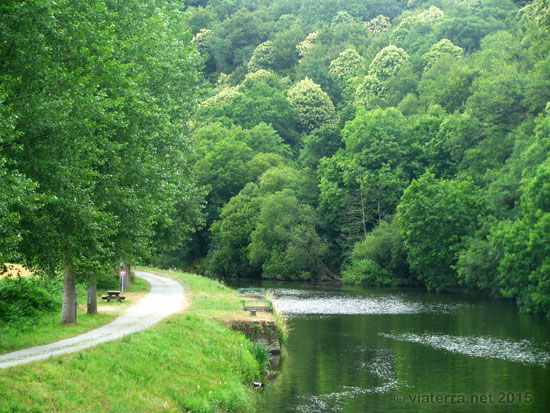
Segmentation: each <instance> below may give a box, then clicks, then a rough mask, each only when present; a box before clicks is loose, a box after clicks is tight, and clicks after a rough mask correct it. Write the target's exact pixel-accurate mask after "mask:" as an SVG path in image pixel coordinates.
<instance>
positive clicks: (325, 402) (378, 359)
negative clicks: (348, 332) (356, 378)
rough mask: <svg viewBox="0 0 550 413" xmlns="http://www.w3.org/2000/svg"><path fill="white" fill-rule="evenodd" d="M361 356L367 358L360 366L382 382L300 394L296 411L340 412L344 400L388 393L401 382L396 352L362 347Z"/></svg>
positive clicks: (342, 408) (305, 412)
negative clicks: (311, 393)
mask: <svg viewBox="0 0 550 413" xmlns="http://www.w3.org/2000/svg"><path fill="white" fill-rule="evenodd" d="M359 352H360V353H363V354H364V355H362V356H359V355H358V356H359V357H361V358H364V359H365V360H363V361H361V362H360V364H359V366H360V368H362V369H365V370H366V371H368V372H369V373H370V374H371V375H373V376H375V377H377V378H379V379H382V382H383V383H382V384H380V385H377V386H374V387H367V388H363V387H358V386H342V390H341V391H338V392H333V393H325V394H319V395H308V396H299V397H298V399H299V402H298V404H297V405H295V409H294V410H295V411H297V412H302V413H309V412H339V411H342V410H344V406H343V404H344V402H345V401H346V400H351V399H354V398H355V397H357V396H360V395H365V394H376V393H387V392H390V391H392V390H395V389H396V388H397V387H398V386H399V385H400V383H399V382H398V380H397V379H396V374H395V369H394V367H393V364H394V363H393V362H394V358H395V357H394V354H393V353H392V352H391V351H390V350H388V349H373V348H361V349H360V350H359Z"/></svg>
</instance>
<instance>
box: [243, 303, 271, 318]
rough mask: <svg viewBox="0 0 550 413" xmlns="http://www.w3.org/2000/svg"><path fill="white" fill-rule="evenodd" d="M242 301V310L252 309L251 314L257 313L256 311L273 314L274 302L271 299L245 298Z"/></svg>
mask: <svg viewBox="0 0 550 413" xmlns="http://www.w3.org/2000/svg"><path fill="white" fill-rule="evenodd" d="M242 303H243V306H242V310H243V311H250V315H256V312H261V313H272V314H273V303H272V302H271V301H269V300H254V301H250V300H243V301H242Z"/></svg>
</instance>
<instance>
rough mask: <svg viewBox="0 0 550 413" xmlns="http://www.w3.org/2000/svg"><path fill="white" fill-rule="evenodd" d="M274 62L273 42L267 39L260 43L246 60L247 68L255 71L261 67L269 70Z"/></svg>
mask: <svg viewBox="0 0 550 413" xmlns="http://www.w3.org/2000/svg"><path fill="white" fill-rule="evenodd" d="M274 63H275V58H274V50H273V42H271V41H267V42H263V43H260V44H259V45H258V46H257V47H256V48H255V49H254V53H252V57H251V58H250V60H249V61H248V70H249V71H250V72H257V71H258V70H261V69H266V70H269V69H271V68H272V67H273V64H274Z"/></svg>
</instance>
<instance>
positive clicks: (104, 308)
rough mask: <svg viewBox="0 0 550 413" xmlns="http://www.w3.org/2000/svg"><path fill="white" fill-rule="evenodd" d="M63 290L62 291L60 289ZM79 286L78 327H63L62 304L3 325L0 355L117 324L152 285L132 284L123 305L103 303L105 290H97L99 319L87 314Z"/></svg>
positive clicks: (137, 280) (83, 292) (84, 295)
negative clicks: (113, 321) (115, 322)
mask: <svg viewBox="0 0 550 413" xmlns="http://www.w3.org/2000/svg"><path fill="white" fill-rule="evenodd" d="M60 288H62V287H60ZM85 288H86V287H85V286H82V285H80V286H79V288H78V290H79V299H78V301H79V306H78V323H77V324H69V325H64V324H63V323H61V301H59V303H58V305H57V310H56V311H53V312H44V313H41V314H38V315H37V316H33V317H30V318H27V319H23V320H22V321H21V322H18V323H10V324H7V323H0V354H4V353H9V352H11V351H16V350H20V349H23V348H27V347H33V346H39V345H42V344H48V343H53V342H54V341H59V340H62V339H64V338H69V337H73V336H76V335H78V334H82V333H85V332H86V331H89V330H92V329H94V328H97V327H100V326H102V325H104V324H107V323H108V322H110V321H112V320H114V319H115V318H116V317H117V316H119V315H120V314H122V313H123V312H124V311H125V310H126V309H127V308H128V307H129V306H131V305H133V304H135V303H136V302H137V300H139V299H140V298H141V297H142V296H143V295H144V294H145V293H146V292H147V291H149V288H150V286H149V284H148V283H147V282H146V281H145V280H142V279H141V278H136V279H135V282H132V283H131V284H130V289H129V290H128V291H127V292H125V293H124V294H125V296H126V300H124V301H123V302H122V303H119V302H115V301H113V302H111V303H103V302H102V300H101V295H103V294H106V290H98V306H99V307H98V310H99V311H98V312H99V314H96V315H88V314H86V290H85Z"/></svg>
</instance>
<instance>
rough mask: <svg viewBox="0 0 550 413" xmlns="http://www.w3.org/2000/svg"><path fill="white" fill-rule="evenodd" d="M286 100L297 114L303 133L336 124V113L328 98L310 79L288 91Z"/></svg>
mask: <svg viewBox="0 0 550 413" xmlns="http://www.w3.org/2000/svg"><path fill="white" fill-rule="evenodd" d="M287 97H288V100H289V101H290V104H291V105H292V107H294V108H295V109H296V111H297V112H298V117H299V122H300V126H301V128H302V130H303V131H305V132H311V131H312V130H314V129H316V128H319V127H321V126H323V125H330V124H334V123H335V122H336V111H335V110H334V105H333V104H332V101H331V100H330V98H329V96H328V95H327V94H326V93H325V92H323V90H322V89H321V87H320V86H319V85H317V84H316V83H314V82H313V81H312V80H311V79H309V78H305V79H304V80H302V81H300V82H298V83H297V84H296V85H294V86H293V87H292V88H291V89H290V90H289V91H288V95H287Z"/></svg>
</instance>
